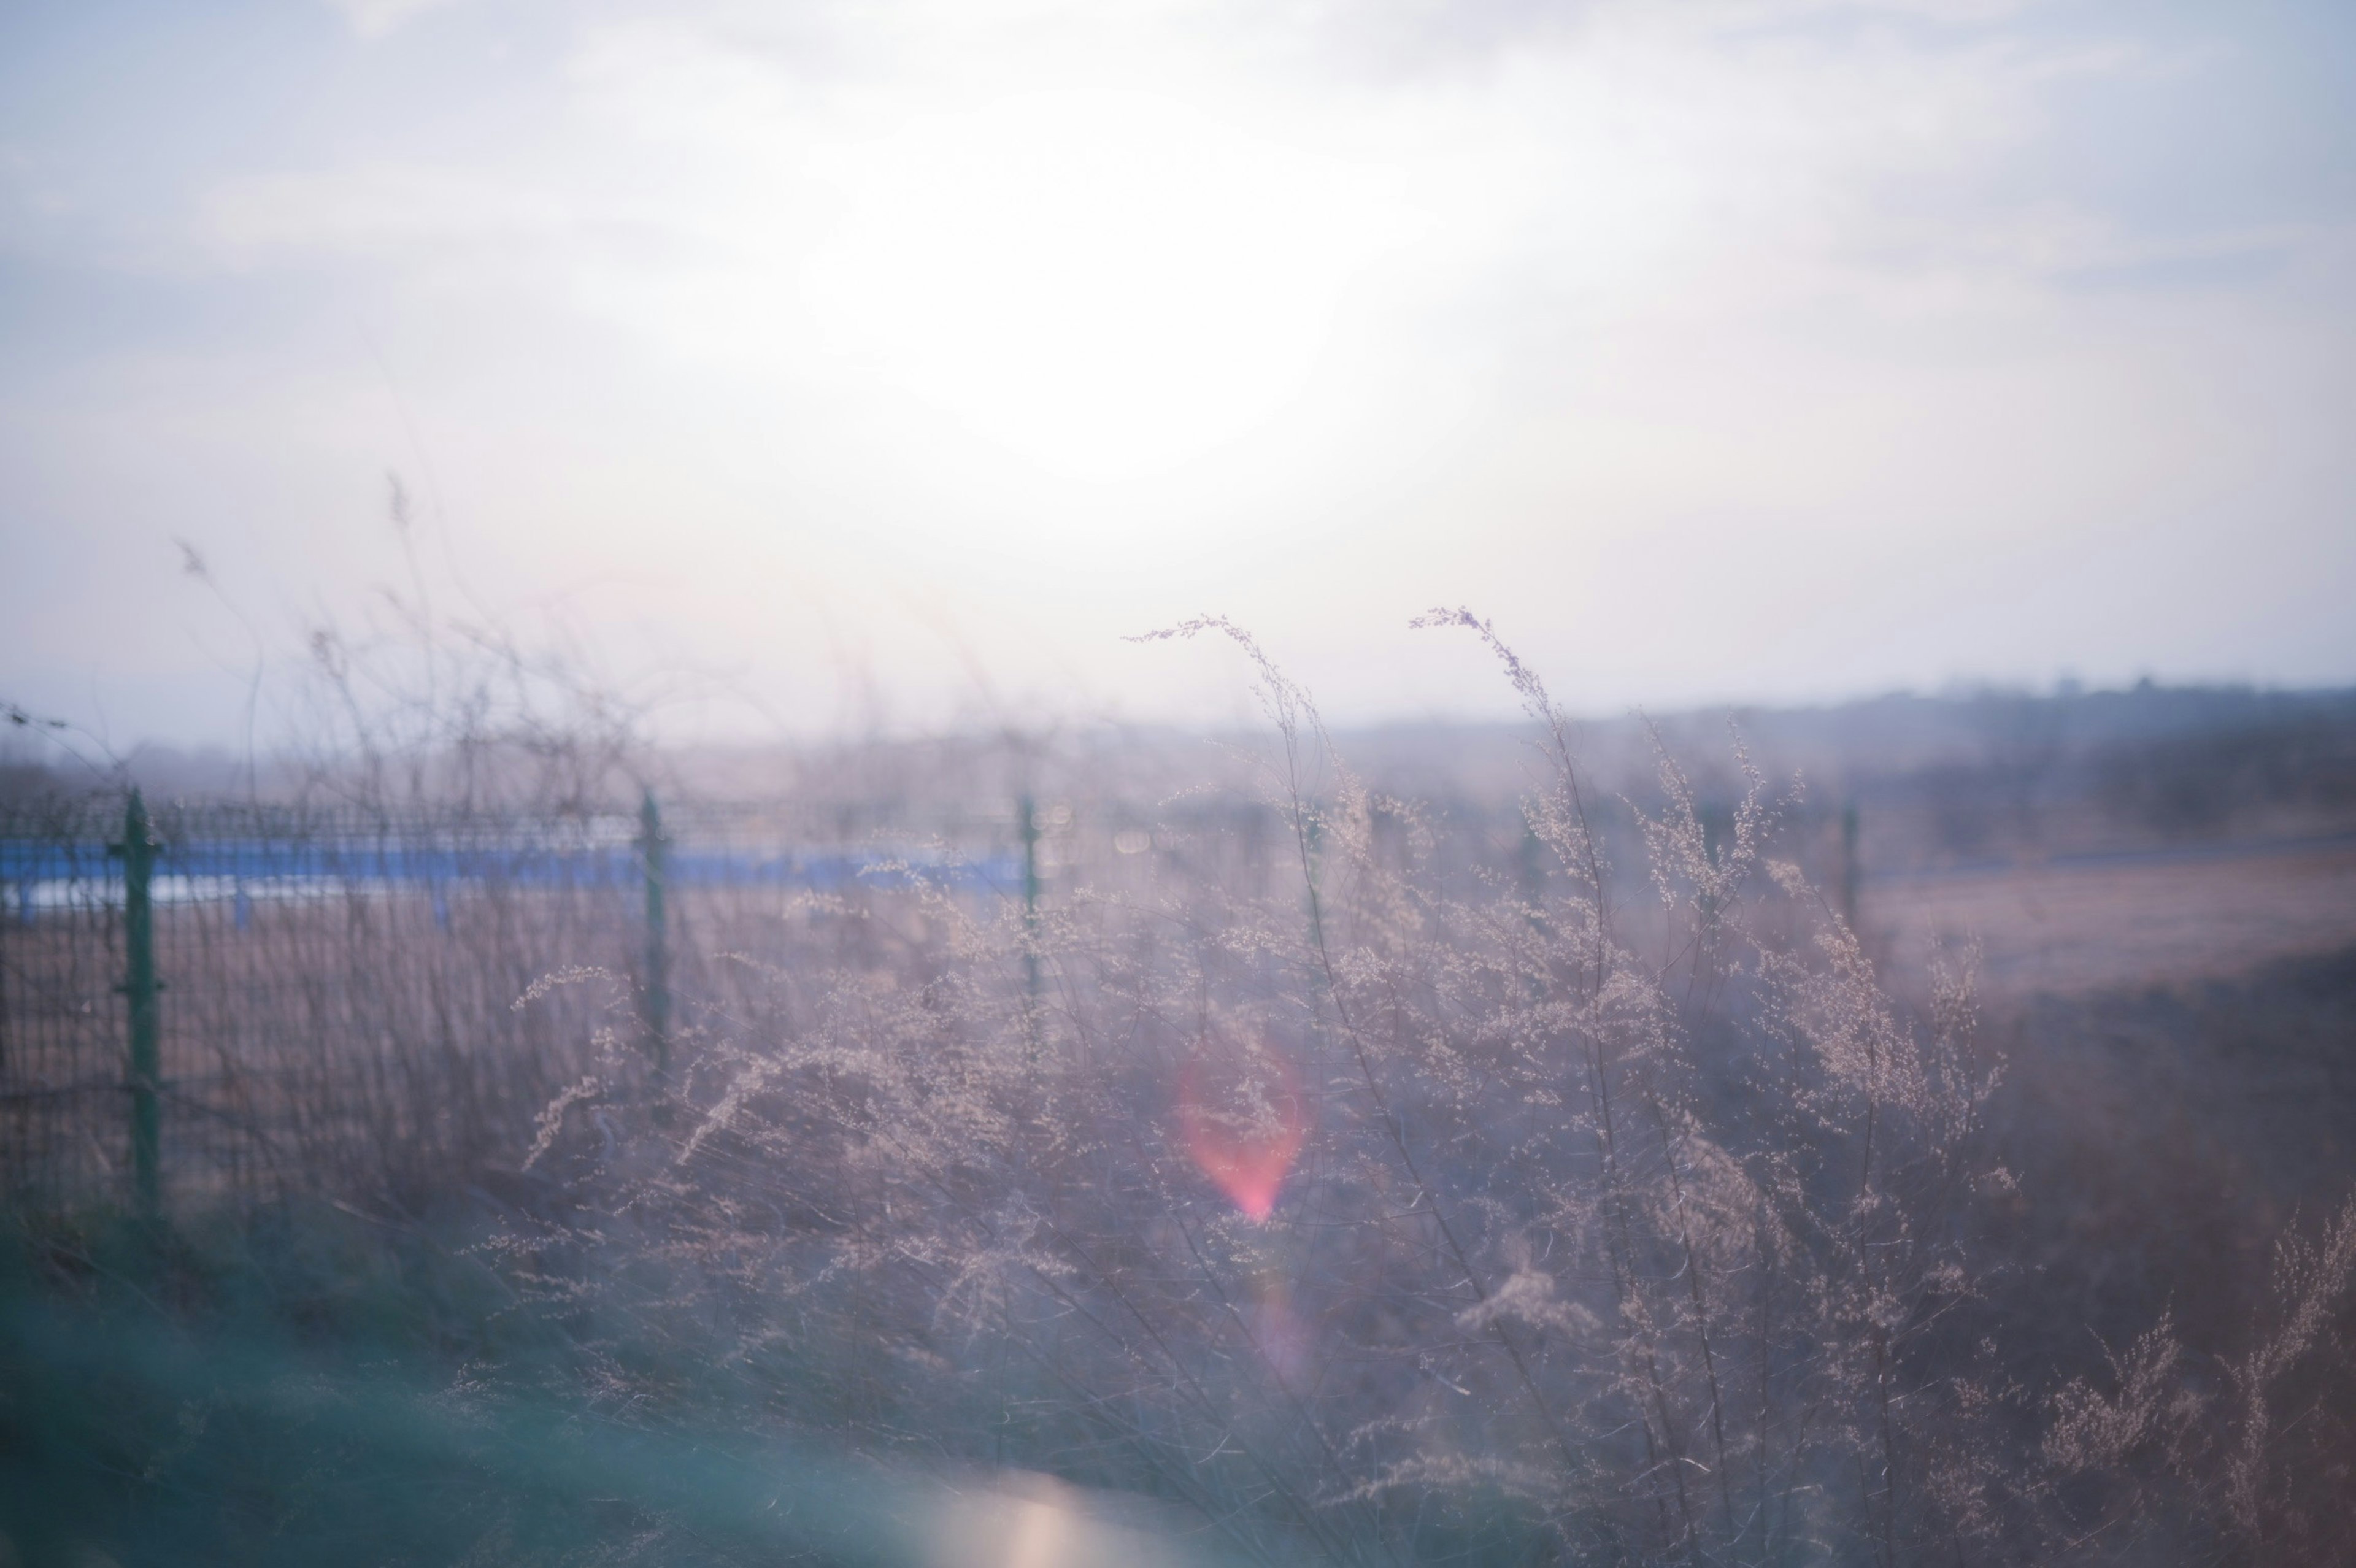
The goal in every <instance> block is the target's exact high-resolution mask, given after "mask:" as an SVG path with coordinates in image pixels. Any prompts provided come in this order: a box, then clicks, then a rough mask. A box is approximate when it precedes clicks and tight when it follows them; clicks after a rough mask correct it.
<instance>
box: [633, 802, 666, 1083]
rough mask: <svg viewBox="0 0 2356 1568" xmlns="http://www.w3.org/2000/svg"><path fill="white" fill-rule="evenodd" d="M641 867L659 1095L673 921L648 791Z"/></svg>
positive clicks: (650, 1028) (651, 1052) (641, 821)
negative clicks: (668, 905) (665, 896)
mask: <svg viewBox="0 0 2356 1568" xmlns="http://www.w3.org/2000/svg"><path fill="white" fill-rule="evenodd" d="M638 827H639V829H640V833H639V837H638V850H639V864H640V865H641V866H642V867H643V868H644V869H645V873H646V883H647V1055H648V1056H649V1057H650V1058H652V1059H653V1061H654V1064H655V1083H656V1084H657V1085H658V1092H660V1091H661V1089H662V1088H663V1087H665V1086H667V1085H668V1083H669V1079H670V920H669V911H668V910H667V909H665V907H664V903H663V891H664V890H663V881H664V868H663V859H664V856H663V846H664V839H663V830H662V813H661V812H660V811H659V810H658V809H657V808H656V805H655V792H654V791H653V790H652V789H648V791H647V792H646V799H645V801H644V803H643V804H641V805H639V807H638Z"/></svg>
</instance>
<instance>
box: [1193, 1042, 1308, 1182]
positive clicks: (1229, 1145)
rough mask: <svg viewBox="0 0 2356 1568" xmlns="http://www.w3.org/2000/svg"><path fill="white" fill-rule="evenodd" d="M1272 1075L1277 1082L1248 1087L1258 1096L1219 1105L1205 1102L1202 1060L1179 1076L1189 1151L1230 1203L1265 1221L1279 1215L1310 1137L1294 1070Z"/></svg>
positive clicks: (1273, 1070) (1277, 1066) (1279, 1069)
mask: <svg viewBox="0 0 2356 1568" xmlns="http://www.w3.org/2000/svg"><path fill="white" fill-rule="evenodd" d="M1268 1075H1269V1076H1272V1077H1273V1079H1274V1080H1275V1081H1274V1082H1273V1083H1257V1084H1251V1083H1248V1084H1247V1085H1245V1086H1246V1087H1247V1088H1249V1089H1256V1090H1257V1091H1258V1092H1257V1093H1242V1094H1236V1095H1231V1096H1228V1097H1227V1099H1226V1103H1225V1104H1223V1105H1219V1106H1214V1105H1212V1104H1206V1103H1205V1098H1204V1095H1203V1092H1202V1088H1203V1085H1202V1078H1203V1072H1202V1061H1201V1059H1200V1058H1196V1059H1194V1060H1191V1061H1188V1062H1187V1063H1186V1066H1185V1068H1184V1070H1183V1072H1180V1074H1179V1077H1178V1122H1179V1125H1180V1126H1181V1127H1182V1128H1183V1129H1184V1131H1185V1135H1186V1152H1187V1153H1188V1154H1189V1155H1191V1156H1192V1157H1194V1164H1195V1166H1196V1168H1199V1169H1200V1170H1201V1171H1202V1173H1203V1174H1204V1175H1205V1176H1207V1177H1209V1178H1210V1179H1212V1181H1214V1182H1215V1183H1216V1184H1217V1186H1218V1189H1219V1190H1220V1191H1222V1192H1224V1193H1226V1195H1227V1198H1228V1200H1229V1201H1231V1202H1232V1203H1234V1204H1235V1206H1236V1207H1237V1208H1238V1209H1240V1210H1242V1211H1244V1212H1245V1213H1246V1214H1248V1215H1250V1216H1251V1217H1252V1218H1253V1219H1254V1220H1258V1221H1266V1220H1267V1219H1268V1217H1269V1214H1270V1213H1271V1212H1273V1211H1275V1209H1276V1195H1277V1193H1278V1192H1279V1191H1280V1189H1282V1188H1283V1186H1284V1179H1285V1178H1286V1177H1287V1176H1288V1175H1290V1174H1291V1171H1292V1161H1293V1158H1294V1157H1296V1156H1297V1155H1299V1154H1300V1153H1301V1139H1302V1137H1303V1136H1305V1133H1306V1127H1305V1125H1304V1116H1303V1114H1302V1109H1301V1092H1300V1089H1299V1086H1298V1085H1297V1084H1296V1083H1295V1082H1294V1080H1293V1076H1292V1070H1291V1069H1290V1067H1288V1066H1286V1065H1285V1064H1284V1063H1283V1062H1281V1061H1276V1062H1273V1063H1271V1064H1270V1068H1269V1073H1268Z"/></svg>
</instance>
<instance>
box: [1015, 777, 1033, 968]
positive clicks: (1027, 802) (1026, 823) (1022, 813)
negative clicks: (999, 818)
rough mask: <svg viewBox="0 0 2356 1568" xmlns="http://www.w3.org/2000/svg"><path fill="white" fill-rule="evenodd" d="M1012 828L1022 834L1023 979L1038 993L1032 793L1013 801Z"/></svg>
mask: <svg viewBox="0 0 2356 1568" xmlns="http://www.w3.org/2000/svg"><path fill="white" fill-rule="evenodd" d="M1014 824H1015V831H1016V832H1018V833H1020V834H1021V835H1022V837H1023V984H1024V986H1025V987H1027V988H1028V990H1029V992H1030V995H1031V998H1032V999H1033V1001H1036V1000H1037V999H1038V997H1039V813H1038V810H1037V808H1036V807H1035V806H1033V804H1032V801H1031V797H1030V796H1029V795H1023V797H1022V798H1021V799H1019V800H1017V801H1016V802H1015V803H1014Z"/></svg>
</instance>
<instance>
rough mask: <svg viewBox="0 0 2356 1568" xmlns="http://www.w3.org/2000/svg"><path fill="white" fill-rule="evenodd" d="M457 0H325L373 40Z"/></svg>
mask: <svg viewBox="0 0 2356 1568" xmlns="http://www.w3.org/2000/svg"><path fill="white" fill-rule="evenodd" d="M456 3H457V0H327V5H329V6H330V7H331V8H332V9H333V10H335V12H336V13H337V15H338V16H342V17H343V19H344V21H345V22H346V23H347V24H348V26H349V27H351V29H352V31H353V32H354V33H356V34H358V35H359V37H363V38H366V39H368V40H369V41H370V42H374V41H375V40H376V39H379V38H382V37H390V36H391V34H393V33H394V32H396V31H398V30H400V29H401V28H402V27H406V26H407V25H408V24H409V23H411V22H412V21H414V20H416V19H417V18H418V17H419V16H423V15H424V14H425V13H426V12H428V11H439V10H441V9H443V8H444V7H445V6H448V5H455V4H456Z"/></svg>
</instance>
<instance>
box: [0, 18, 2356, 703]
mask: <svg viewBox="0 0 2356 1568" xmlns="http://www.w3.org/2000/svg"><path fill="white" fill-rule="evenodd" d="M2351 431H2356V7H2351V6H2349V5H2346V4H2344V0H2313V3H2277V0H2243V3H2237V4H2234V5H2213V4H2212V5H2171V4H2168V3H2165V0H1885V3H1879V4H1857V5H1845V4H1834V3H1830V0H1646V3H1643V4H1628V3H1622V0H1595V3H1592V4H1550V3H1547V0H1458V3H1454V4H1441V3H1439V0H1365V3H1362V4H1340V3H1328V0H1252V3H1247V0H1140V3H1137V4H1130V5H1122V4H1116V3H1112V0H1094V3H1087V4H1071V5H1065V4H1053V3H1049V0H869V3H863V4H839V3H834V0H814V3H809V4H793V3H789V0H772V3H770V4H764V5H740V4H734V3H727V0H711V3H701V0H670V3H668V4H664V5H630V4H622V3H610V4H609V3H604V0H581V3H576V4H541V3H537V0H517V3H508V0H337V3H336V4H321V3H318V0H273V3H255V4H243V5H239V4H220V5H201V6H192V5H180V4H170V5H134V4H121V3H116V0H80V3H77V4H71V5H65V4H54V5H53V4H43V3H29V4H16V5H10V6H8V7H6V8H5V12H0V699H6V700H8V701H10V702H14V703H16V704H18V705H19V706H21V707H22V708H24V709H28V710H30V711H33V712H37V713H39V714H42V715H45V716H55V717H58V718H61V719H65V720H70V722H72V723H73V724H75V725H76V726H78V727H80V729H81V730H83V731H86V732H87V733H89V734H91V735H95V736H99V737H102V738H103V739H104V740H105V741H107V742H108V743H110V744H114V745H118V746H120V745H126V744H131V743H135V742H137V741H148V740H152V741H170V742H174V743H178V744H202V743H226V742H229V741H231V740H232V739H233V738H234V737H235V736H236V735H237V734H238V733H239V732H240V731H241V728H242V727H243V726H245V725H246V724H247V723H248V721H249V718H250V717H251V715H252V714H253V713H254V712H255V711H256V710H257V709H258V711H259V712H260V714H261V718H260V719H259V720H258V722H259V723H261V725H262V727H263V729H264V730H265V731H269V729H270V726H272V725H273V724H274V725H280V726H284V725H286V724H291V723H295V722H298V720H297V719H296V718H295V715H296V714H297V713H298V712H299V705H296V704H295V703H293V702H292V701H291V699H287V698H286V696H285V694H286V693H287V692H289V691H291V690H292V689H293V688H295V687H298V686H299V685H300V684H301V682H302V681H303V680H304V678H305V677H304V675H303V673H302V666H303V664H304V659H305V647H306V646H308V645H309V644H308V638H309V636H310V634H311V633H312V632H313V631H314V630H316V628H318V627H321V626H329V625H331V626H335V627H337V628H340V629H341V632H342V634H343V635H346V636H348V637H351V638H356V639H358V638H365V637H368V636H370V635H375V636H380V637H381V636H397V635H399V628H400V627H401V626H402V625H403V624H408V623H407V622H406V621H405V620H404V617H408V618H410V619H412V620H413V619H414V618H415V617H417V616H419V615H425V616H430V617H431V618H433V619H434V620H435V621H436V622H439V623H446V624H456V625H466V624H471V625H476V626H492V627H496V628H498V629H499V631H500V632H501V633H502V635H507V636H509V637H512V638H514V639H516V640H517V641H518V642H519V643H521V644H525V645H530V646H532V647H545V648H550V649H557V650H562V651H563V653H564V654H565V655H566V656H569V657H572V658H574V659H577V660H579V661H581V663H582V664H583V666H584V667H586V668H589V669H591V670H593V671H594V672H595V675H596V677H597V678H599V679H606V680H611V681H612V682H614V683H615V684H616V686H617V687H618V688H627V689H630V690H632V691H637V692H642V693H648V692H650V693H654V694H655V696H654V697H652V698H651V699H649V700H651V701H652V702H653V705H654V715H655V716H654V722H655V723H656V724H657V726H658V727H659V730H660V731H661V732H663V733H665V734H669V735H674V736H678V737H680V738H733V737H737V736H746V737H762V736H768V735H775V734H787V733H790V734H811V733H821V732H829V731H842V730H846V729H874V728H884V729H897V730H911V729H925V728H930V727H935V726H941V725H971V724H976V723H991V724H995V723H998V722H1001V721H1016V720H1020V721H1023V722H1033V721H1044V720H1050V719H1056V718H1119V719H1126V720H1176V721H1181V722H1224V721H1226V720H1230V719H1232V718H1235V717H1237V716H1238V715H1239V714H1240V713H1241V712H1242V711H1243V709H1244V704H1245V703H1246V701H1247V699H1246V697H1245V695H1244V682H1243V679H1242V672H1241V671H1240V669H1239V667H1238V666H1237V661H1236V659H1235V658H1234V657H1233V656H1230V655H1227V654H1224V653H1221V652H1219V651H1217V650H1214V649H1209V648H1203V647H1190V646H1173V645H1169V644H1139V643H1135V642H1132V641H1130V640H1129V639H1130V638H1131V637H1133V636H1134V635H1136V634H1139V633H1142V632H1146V631H1150V630H1151V629H1153V628H1155V627H1158V626H1162V625H1167V624H1171V623H1173V622H1174V621H1177V620H1179V619H1181V618H1183V617H1186V616H1190V615H1194V614H1199V613H1217V614H1225V615H1227V616H1230V617H1232V618H1234V619H1235V620H1236V621H1237V622H1238V623H1240V624H1244V625H1247V626H1248V627H1250V628H1251V629H1252V630H1253V631H1254V632H1255V633H1256V634H1257V635H1258V636H1259V637H1260V639H1261V640H1262V641H1263V643H1264V644H1265V645H1267V647H1268V648H1269V651H1270V653H1271V654H1272V655H1273V656H1275V657H1276V658H1277V659H1278V660H1279V661H1280V662H1281V663H1282V664H1283V665H1284V667H1286V668H1287V669H1288V670H1289V671H1290V673H1292V674H1293V675H1294V676H1295V677H1298V678H1300V679H1301V680H1302V681H1303V682H1304V683H1305V684H1307V685H1308V686H1309V687H1310V688H1311V689H1312V690H1313V691H1314V692H1315V693H1316V694H1317V696H1318V698H1319V699H1320V701H1321V703H1322V705H1323V708H1324V709H1325V710H1326V712H1327V713H1328V715H1329V716H1331V717H1333V718H1335V719H1337V720H1342V721H1347V722H1371V721H1379V720H1411V719H1420V718H1429V717H1434V716H1440V715H1472V716H1482V715H1488V714H1494V713H1501V712H1504V711H1506V710H1508V709H1510V708H1511V707H1512V703H1513V698H1512V694H1511V692H1510V691H1508V690H1506V689H1505V687H1504V684H1503V682H1502V681H1501V680H1500V679H1499V678H1498V677H1497V675H1496V672H1495V670H1494V667H1492V666H1491V665H1490V664H1489V663H1487V662H1486V661H1484V659H1483V656H1481V654H1480V653H1479V651H1478V650H1477V649H1476V648H1474V647H1472V645H1470V642H1469V639H1467V638H1465V637H1463V636H1462V635H1454V636H1451V635H1446V634H1440V633H1432V632H1417V631H1412V630H1410V629H1409V628H1408V621H1409V620H1410V618H1411V617H1413V616H1414V615H1416V614H1417V613H1419V612H1422V611H1424V610H1427V609H1430V608H1431V607H1432V606H1434V605H1436V604H1443V603H1444V604H1449V605H1456V604H1463V605H1468V606H1471V607H1472V608H1473V609H1474V610H1476V611H1477V612H1478V613H1482V614H1483V615H1486V616H1488V617H1491V618H1493V619H1494V622H1495V624H1496V625H1497V627H1498V629H1499V630H1500V632H1501V633H1503V634H1504V635H1505V636H1506V637H1507V638H1508V639H1509V640H1510V641H1512V642H1513V643H1514V644H1515V646H1516V647H1517V648H1518V649H1519V650H1520V651H1521V652H1522V653H1523V654H1524V655H1525V656H1527V657H1528V658H1529V659H1530V660H1531V661H1532V662H1533V663H1535V664H1536V665H1537V667H1539V668H1540V669H1541V670H1542V671H1544V672H1545V674H1546V675H1547V678H1548V679H1549V681H1550V682H1551V684H1552V686H1553V688H1554V689H1555V691H1556V693H1557V695H1558V697H1560V698H1561V699H1563V700H1564V701H1565V702H1567V703H1568V704H1569V705H1570V706H1571V707H1572V708H1574V709H1580V710H1585V711H1599V712H1611V711H1619V710H1623V709H1627V708H1630V707H1633V706H1645V707H1651V708H1667V707H1686V706H1693V705H1697V704H1708V703H1719V702H1740V703H1765V702H1772V703H1800V702H1815V701H1825V700H1834V699H1841V698H1844V697H1848V696H1853V695H1860V694H1867V693H1874V692H1881V691H1888V690H1891V689H1898V688H1912V689H1936V688H1942V687H1944V686H1950V685H1953V684H1955V683H1971V682H1994V683H2002V684H2015V685H2027V686H2030V687H2043V686H2046V685H2050V684H2051V683H2052V682H2055V681H2057V680H2060V679H2064V678H2072V679H2077V680H2080V681H2083V682H2084V683H2086V684H2088V685H2105V684H2115V683H2121V682H2126V681H2129V680H2132V679H2135V678H2137V677H2143V676H2150V677H2156V678H2158V679H2161V680H2169V681H2195V680H2199V681H2222V680H2246V681H2254V682H2258V683H2262V684H2273V685H2292V686H2312V685H2322V684H2340V683H2348V682H2356V614H2351V613H2350V610H2349V605H2350V603H2351V594H2352V593H2356V512H2352V511H2351V494H2356V491H2351V481H2356V439H2351V436H2350V433H2349V432H2351ZM396 484H397V485H398V486H399V489H400V491H401V493H402V496H403V497H404V498H403V500H402V503H401V505H400V506H399V507H398V508H396V506H395V504H394V501H393V495H394V489H395V485H396ZM397 510H398V512H399V513H400V516H399V517H396V515H395V514H396V511H397ZM404 519H405V520H404Z"/></svg>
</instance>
